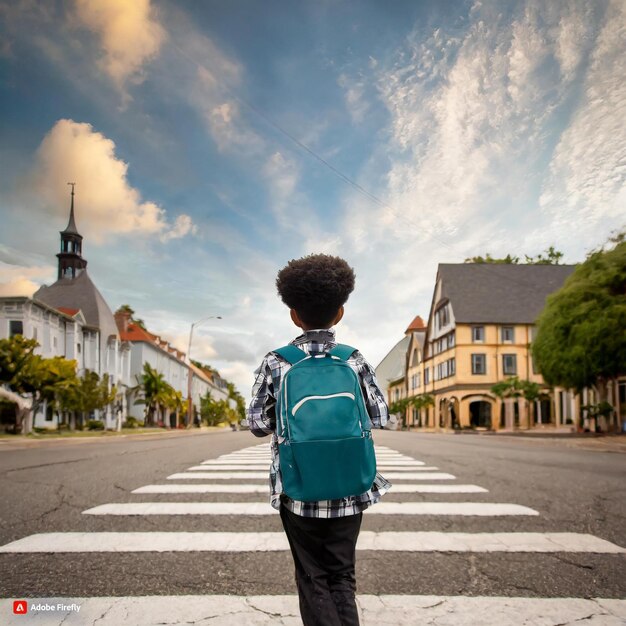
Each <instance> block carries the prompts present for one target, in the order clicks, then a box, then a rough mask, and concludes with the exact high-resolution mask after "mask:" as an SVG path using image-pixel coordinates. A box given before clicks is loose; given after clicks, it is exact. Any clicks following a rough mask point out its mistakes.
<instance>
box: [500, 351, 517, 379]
mask: <svg viewBox="0 0 626 626" xmlns="http://www.w3.org/2000/svg"><path fill="white" fill-rule="evenodd" d="M502 372H503V373H504V374H505V375H508V376H515V374H517V355H516V354H503V355H502Z"/></svg>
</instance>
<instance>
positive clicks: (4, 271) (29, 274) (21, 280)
mask: <svg viewBox="0 0 626 626" xmlns="http://www.w3.org/2000/svg"><path fill="white" fill-rule="evenodd" d="M55 279H56V269H55V268H54V267H52V266H50V265H45V266H33V267H24V266H21V265H13V264H9V263H4V262H3V261H0V296H28V297H30V296H32V295H33V293H35V291H37V289H39V287H40V286H41V284H42V283H44V282H53V281H54V280H55Z"/></svg>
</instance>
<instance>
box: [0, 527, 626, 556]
mask: <svg viewBox="0 0 626 626" xmlns="http://www.w3.org/2000/svg"><path fill="white" fill-rule="evenodd" d="M288 549H289V545H288V543H287V538H286V537H285V534H284V533H282V532H254V533H249V532H248V533H246V532H239V533H229V532H224V533H221V532H214V533H211V532H206V533H202V532H159V531H154V532H92V533H80V532H67V533H40V534H37V535H30V536H29V537H25V538H24V539H18V540H17V541H13V542H11V543H9V544H7V545H4V546H0V553H2V552H46V553H49V552H251V551H261V552H276V551H284V550H288ZM357 550H385V551H392V552H593V553H598V554H626V549H625V548H622V547H620V546H617V545H615V544H614V543H611V542H610V541H605V540H604V539H599V538H598V537H594V536H593V535H586V534H579V533H455V532H448V533H444V532H404V531H402V532H373V531H367V530H364V531H361V533H360V535H359V540H358V543H357Z"/></svg>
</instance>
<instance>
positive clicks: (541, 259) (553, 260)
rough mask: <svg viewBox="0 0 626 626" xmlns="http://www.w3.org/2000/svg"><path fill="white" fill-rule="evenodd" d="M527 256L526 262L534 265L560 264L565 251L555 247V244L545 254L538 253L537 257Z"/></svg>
mask: <svg viewBox="0 0 626 626" xmlns="http://www.w3.org/2000/svg"><path fill="white" fill-rule="evenodd" d="M524 256H525V257H526V263H529V264H532V265H560V263H561V259H562V258H563V253H562V252H559V251H558V250H555V249H554V246H550V247H549V248H548V249H547V250H546V251H545V256H544V255H543V254H541V253H540V254H538V255H537V256H535V257H531V256H528V255H527V254H525V255H524Z"/></svg>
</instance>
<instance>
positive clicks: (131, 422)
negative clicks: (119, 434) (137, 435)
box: [124, 415, 143, 428]
mask: <svg viewBox="0 0 626 626" xmlns="http://www.w3.org/2000/svg"><path fill="white" fill-rule="evenodd" d="M139 426H143V422H142V421H140V420H138V419H137V418H136V417H132V416H130V415H129V416H128V417H127V418H126V421H125V422H124V428H139Z"/></svg>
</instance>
